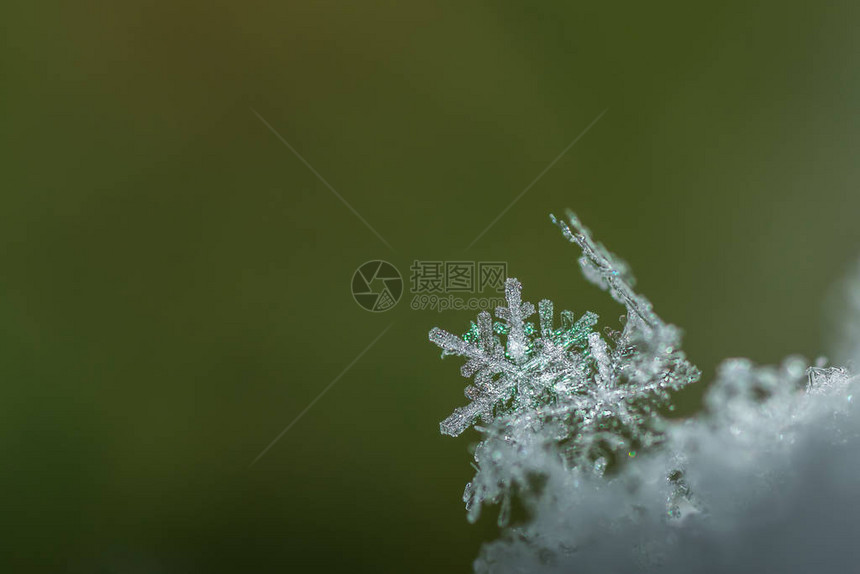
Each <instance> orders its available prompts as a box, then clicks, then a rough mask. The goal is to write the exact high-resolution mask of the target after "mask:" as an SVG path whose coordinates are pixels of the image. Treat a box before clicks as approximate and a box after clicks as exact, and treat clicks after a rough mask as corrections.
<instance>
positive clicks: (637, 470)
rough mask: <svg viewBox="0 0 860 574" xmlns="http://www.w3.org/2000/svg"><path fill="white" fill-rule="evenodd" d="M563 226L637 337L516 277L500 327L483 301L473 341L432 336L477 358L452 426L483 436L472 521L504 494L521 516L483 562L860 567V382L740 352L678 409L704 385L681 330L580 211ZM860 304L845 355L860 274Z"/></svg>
mask: <svg viewBox="0 0 860 574" xmlns="http://www.w3.org/2000/svg"><path fill="white" fill-rule="evenodd" d="M552 219H553V222H554V223H556V225H558V226H559V227H560V228H561V230H562V233H563V234H564V236H565V237H566V238H567V239H568V240H569V241H570V242H572V243H576V244H577V245H578V246H579V247H580V249H581V250H582V256H581V257H580V259H579V264H580V267H581V268H582V272H583V274H584V275H585V277H586V278H587V279H588V280H589V281H591V282H592V283H594V284H596V285H597V286H599V287H600V288H601V289H603V290H605V291H608V292H609V294H610V295H611V296H612V297H613V298H614V299H615V300H616V301H618V302H619V303H621V304H622V305H624V307H625V308H626V310H627V313H626V317H625V318H624V320H623V328H622V329H621V331H620V332H616V331H608V332H607V335H606V336H603V335H601V334H600V333H599V332H597V331H595V330H594V327H595V325H596V322H597V317H596V316H595V315H594V314H593V313H585V314H583V315H582V316H580V317H579V318H576V317H575V316H574V315H573V313H571V312H569V311H563V312H561V313H560V325H558V326H556V325H555V323H554V312H553V305H552V303H551V302H549V301H546V300H544V301H541V302H540V303H539V304H538V308H537V318H536V319H535V318H534V315H535V308H534V306H533V305H532V304H531V303H528V302H524V301H523V300H522V286H521V285H520V283H519V282H518V281H517V280H516V279H508V281H507V283H506V288H505V296H506V299H507V306H506V307H501V308H499V309H497V310H496V318H497V319H498V320H497V321H495V322H494V321H493V319H492V317H491V316H490V314H489V313H486V312H484V313H481V314H480V315H478V319H477V321H476V322H475V323H473V324H472V325H471V327H470V328H469V330H468V331H467V332H466V333H465V334H464V335H463V336H462V337H458V336H455V335H452V334H450V333H448V332H446V331H443V330H441V329H433V330H432V331H431V332H430V340H431V341H433V342H434V343H436V344H437V345H438V346H440V347H441V348H442V351H443V352H442V355H443V356H446V355H457V356H461V357H464V358H465V359H466V360H467V361H466V364H465V365H464V366H463V367H462V369H461V372H462V374H463V376H465V377H467V378H470V379H472V384H471V385H470V386H468V387H467V388H466V397H467V398H468V399H469V401H470V402H469V403H468V404H467V405H466V406H464V407H461V408H458V409H456V410H455V412H454V414H452V415H451V416H450V417H448V418H447V419H445V420H444V421H443V422H442V424H441V430H442V432H443V433H444V434H449V435H455V436H456V435H459V434H461V433H462V432H464V431H465V430H466V429H467V428H469V427H470V426H474V427H475V428H476V429H477V430H478V431H479V432H480V433H481V441H480V442H479V443H478V444H477V446H476V447H475V461H476V463H477V465H476V466H475V468H476V470H477V473H476V475H475V477H474V479H473V480H472V481H471V482H470V483H469V484H468V485H467V486H466V490H465V492H464V496H463V498H464V501H465V503H466V507H467V510H468V517H469V519H470V520H475V519H477V517H478V514H479V512H480V509H481V507H482V506H483V505H485V504H487V503H500V505H501V506H500V511H499V524H500V525H506V524H508V523H509V522H511V523H513V526H510V527H509V528H506V529H505V530H504V531H503V534H502V537H501V538H500V539H499V540H496V541H495V542H492V543H490V544H487V545H485V546H484V547H483V549H482V551H481V555H480V557H479V558H478V559H477V560H476V562H475V570H476V571H478V572H517V573H521V572H529V573H533V572H592V571H601V572H602V571H610V572H660V573H661V574H665V573H667V572H678V573H684V574H686V573H688V572H765V571H768V572H771V571H772V572H783V573H794V572H797V573H801V572H803V573H805V572H812V571H815V572H834V573H835V572H843V571H851V570H852V568H851V567H850V566H845V565H850V564H856V563H857V562H858V561H860V551H858V550H856V544H854V541H855V540H856V538H857V537H858V536H860V520H858V519H857V518H858V516H856V511H854V510H853V509H855V508H858V507H860V488H858V487H857V479H856V477H857V475H858V473H860V462H858V461H860V410H858V409H860V406H858V405H857V404H856V401H853V400H852V397H853V394H852V393H854V392H855V389H856V388H857V387H858V385H860V378H858V376H857V375H855V374H853V373H852V372H851V371H850V370H849V369H847V368H841V367H828V366H826V360H824V359H819V360H818V361H817V362H816V364H815V366H809V364H808V363H807V362H806V361H805V360H804V359H802V358H801V357H797V356H791V357H788V358H787V359H785V360H784V361H783V362H782V363H781V364H780V365H779V366H775V367H772V366H758V365H755V364H753V363H752V362H751V361H749V360H746V359H729V360H727V361H724V362H723V363H722V365H721V366H720V367H719V369H718V371H717V376H716V379H715V381H714V382H713V383H712V384H711V385H710V386H709V388H708V390H707V393H706V394H705V396H704V406H705V410H704V412H702V413H700V414H699V415H698V416H696V417H694V418H691V419H689V420H685V421H666V420H664V419H663V418H661V416H660V412H661V409H663V408H665V407H667V406H668V407H669V408H671V406H670V405H668V403H669V399H670V392H672V391H674V390H677V389H680V388H681V387H683V386H685V385H687V384H689V383H691V382H694V381H696V380H697V379H698V378H699V372H698V370H697V369H696V368H695V367H693V366H692V365H691V364H690V363H689V362H688V361H687V360H686V358H685V357H684V354H683V353H682V352H681V351H680V349H679V342H680V335H679V331H678V330H677V329H676V328H675V327H673V326H671V325H668V324H666V323H664V322H663V321H662V320H661V319H660V318H659V317H658V316H657V315H656V314H655V313H654V311H653V309H652V307H651V304H650V303H649V302H648V301H647V300H646V299H644V298H643V297H641V296H640V295H638V294H637V293H636V292H635V291H634V289H633V287H634V280H633V277H632V275H631V273H630V269H629V267H628V266H627V264H626V263H624V262H623V261H621V260H620V259H618V258H617V257H615V256H614V255H612V254H611V253H609V252H608V251H607V250H606V249H605V248H604V247H603V246H602V245H601V244H599V243H597V242H595V241H594V240H593V239H592V238H591V235H590V233H589V232H588V230H587V229H585V228H584V227H583V226H582V225H581V224H580V223H579V220H578V219H577V218H576V217H575V216H573V215H572V214H571V215H570V218H569V224H567V223H564V222H561V221H559V220H557V219H556V218H554V217H553V218H552ZM849 301H850V302H851V304H849V305H848V309H849V310H851V311H852V312H853V314H851V313H849V314H848V315H849V320H848V321H846V322H847V323H848V325H847V330H846V335H845V336H844V337H843V347H844V349H843V350H844V352H845V355H846V357H849V358H853V359H854V360H855V361H857V360H858V359H860V335H858V333H860V304H858V303H857V302H858V301H860V268H858V273H857V276H856V277H855V279H854V282H853V285H852V288H851V290H850V293H849ZM530 319H531V321H530ZM535 322H536V323H537V324H535ZM633 459H635V460H633ZM622 461H626V464H621V462H622ZM514 500H517V501H518V502H520V503H521V504H519V505H515V504H514V503H513V501H514ZM520 509H522V510H524V511H525V512H526V513H527V514H526V515H525V516H517V514H518V513H519V514H522V513H521V512H520ZM764 549H766V551H764ZM853 569H854V570H856V568H853Z"/></svg>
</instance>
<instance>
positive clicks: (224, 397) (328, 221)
mask: <svg viewBox="0 0 860 574" xmlns="http://www.w3.org/2000/svg"><path fill="white" fill-rule="evenodd" d="M0 21H2V27H3V41H2V42H3V50H2V80H0V85H2V87H0V109H2V112H0V113H2V128H0V137H2V158H3V164H2V174H3V175H2V177H3V179H2V186H0V189H2V193H0V238H1V240H2V242H0V263H2V267H0V388H2V394H0V461H2V462H0V492H2V495H0V496H2V520H0V525H2V529H3V532H2V540H3V543H2V547H3V551H2V558H0V560H2V561H3V562H4V563H6V564H7V566H5V567H2V568H0V569H2V570H3V571H4V572H5V571H8V572H27V571H53V572H99V573H102V572H103V573H113V572H116V573H120V572H122V573H138V572H140V573H144V572H146V573H162V572H163V573H174V572H176V573H178V572H183V573H188V572H195V573H196V572H201V573H202V572H287V571H289V572H302V571H323V570H329V571H362V572H363V571H367V572H404V571H410V572H440V571H443V570H444V571H452V572H465V571H468V570H469V569H470V568H471V561H472V559H473V558H474V557H475V556H476V554H477V552H478V549H479V547H480V544H481V542H482V541H484V540H489V539H492V538H493V537H494V536H496V530H495V526H494V517H493V516H487V517H484V518H483V519H482V520H481V522H480V523H479V524H477V525H469V524H468V523H467V522H466V519H465V512H464V509H463V506H462V502H461V500H460V496H461V493H462V490H463V486H464V485H465V483H466V482H467V480H468V479H469V478H470V477H471V475H472V469H471V468H470V467H469V461H470V455H469V453H468V450H467V448H468V445H469V443H470V442H471V441H472V440H474V435H464V436H463V437H460V438H458V439H451V438H447V437H442V436H440V435H439V432H438V422H439V421H440V420H441V419H442V418H444V417H445V416H447V415H448V414H449V413H450V411H451V410H452V409H453V408H454V407H456V406H458V405H460V404H463V403H464V402H465V399H464V398H463V396H462V389H463V387H464V386H465V380H464V379H462V378H461V377H460V376H459V372H458V370H459V364H460V363H459V362H458V361H457V360H455V359H449V360H446V361H440V360H439V353H438V350H437V349H436V348H435V347H434V346H433V345H431V344H430V343H429V342H428V341H427V332H428V330H429V329H430V328H431V327H433V326H436V325H438V326H442V327H444V328H447V329H449V330H452V331H462V330H464V329H465V327H466V326H467V324H468V321H469V320H470V319H471V318H472V317H473V316H474V313H473V312H467V311H463V312H446V313H434V312H430V311H424V312H420V311H412V310H410V309H409V305H408V303H409V300H408V294H407V296H405V297H404V299H403V300H402V301H401V302H400V304H399V305H398V306H397V307H396V308H395V309H393V310H391V311H388V312H386V313H381V314H372V313H368V312H366V311H364V310H363V309H361V308H360V307H359V306H358V305H356V303H355V302H354V301H353V299H352V297H351V295H350V292H349V288H350V280H351V277H352V273H353V271H354V270H355V269H356V267H358V266H359V265H360V264H361V263H363V262H365V261H367V260H369V259H377V258H382V259H386V260H388V261H391V262H392V263H394V264H395V265H396V266H398V267H399V268H400V270H401V272H403V273H404V275H407V276H408V268H409V265H410V263H411V262H412V261H413V260H414V259H424V260H446V259H449V260H450V259H474V260H478V261H480V260H504V261H507V262H508V265H509V273H510V274H511V275H513V276H516V277H518V278H520V279H521V280H522V281H523V282H524V284H525V296H526V298H527V299H529V300H533V301H536V300H538V299H540V298H544V297H548V298H551V299H553V300H554V301H556V304H557V305H558V306H559V307H565V308H570V309H572V310H574V311H575V312H576V313H577V314H579V313H581V312H583V311H584V310H586V309H593V310H595V311H597V312H599V313H600V314H601V316H602V318H603V321H604V324H610V325H612V324H614V323H615V320H616V317H618V316H619V315H620V314H621V311H622V310H621V308H619V307H618V306H616V305H615V304H614V303H613V302H612V301H611V300H610V299H609V298H608V297H607V296H606V295H604V294H602V293H600V292H599V291H598V290H597V289H595V288H594V287H592V286H590V285H589V284H587V283H586V282H585V281H584V280H583V279H582V278H581V277H580V276H579V271H578V268H577V266H576V265H575V258H576V256H577V255H578V253H577V252H576V249H575V248H573V247H571V246H569V245H568V244H567V243H566V242H564V241H563V240H562V238H561V236H560V234H559V233H558V231H557V230H556V229H555V228H554V227H553V226H552V225H551V224H550V223H549V221H548V218H547V215H548V213H549V212H550V211H554V212H556V213H559V212H561V211H563V210H564V208H566V207H570V208H573V209H575V210H576V211H577V212H578V213H579V214H580V216H581V217H582V219H583V220H584V222H585V223H586V224H587V225H589V226H590V227H591V228H592V229H593V231H594V233H595V235H596V236H597V237H598V238H599V239H601V240H602V241H603V242H604V243H606V244H607V245H608V247H609V248H610V249H612V250H613V251H615V252H617V253H619V254H620V255H622V256H623V257H624V258H625V259H627V260H628V261H629V262H630V264H631V266H632V267H633V269H634V272H635V273H636V275H637V277H638V278H639V287H640V290H641V292H643V293H644V294H646V295H647V296H649V297H650V298H651V299H652V301H653V302H654V304H655V308H656V310H657V311H658V312H659V313H660V314H661V315H662V316H663V317H664V318H665V319H667V320H668V321H671V322H673V323H675V324H677V325H679V326H681V327H683V328H684V329H685V333H686V338H685V348H686V349H687V352H688V354H689V356H690V357H691V358H692V359H693V360H694V361H695V362H696V363H697V364H698V365H699V366H700V367H701V368H702V369H703V371H704V373H705V375H704V379H705V380H707V379H709V378H710V376H711V375H712V373H713V369H714V367H715V366H716V365H717V363H718V362H719V360H720V359H722V358H724V357H728V356H748V357H751V358H753V359H754V360H756V361H761V362H775V361H778V360H779V359H780V358H781V357H783V356H784V355H786V354H788V353H794V352H799V353H803V354H805V355H807V356H809V357H815V356H816V355H817V354H819V353H821V352H823V351H825V350H826V338H825V337H824V333H825V332H826V326H825V325H824V323H823V320H822V317H823V316H824V314H823V313H822V307H823V303H824V301H825V300H826V298H827V293H828V289H829V288H830V286H831V285H833V284H834V283H835V282H837V281H838V279H839V277H840V275H841V273H842V272H843V270H844V269H845V266H846V264H847V263H848V262H849V261H851V260H852V259H853V258H854V257H855V256H856V255H857V254H858V253H860V226H858V225H857V213H858V210H860V194H858V192H857V184H858V182H860V164H858V162H857V159H856V157H857V151H858V136H860V124H858V117H860V116H859V115H858V112H860V81H858V80H860V77H858V73H857V66H858V50H857V37H858V32H860V30H858V24H860V14H858V12H857V10H856V7H855V6H853V5H852V4H851V3H850V2H847V1H846V2H818V3H812V2H785V1H783V2H756V3H751V2H720V3H710V4H706V3H689V2H656V3H654V2H652V3H644V2H626V3H625V2H613V3H597V2H581V1H575V2H542V3H539V5H535V4H534V3H528V2H494V3H490V2H478V3H473V2H423V3H418V2H414V3H396V2H361V3H349V2H313V3H311V2H270V3H260V2H222V1H214V2H206V3H203V2H197V3H187V2H146V3H142V2H131V3H109V2H77V3H57V4H53V5H48V4H39V3H30V2H20V1H13V2H6V3H4V4H3V7H2V8H0ZM252 107H253V109H255V110H257V112H259V114H260V115H261V116H262V117H264V118H265V119H266V120H267V121H268V122H269V123H270V124H271V125H272V127H274V128H275V129H276V130H277V131H278V132H279V133H280V134H281V135H282V136H283V137H284V138H285V139H286V140H287V141H288V142H290V144H291V145H292V146H294V147H295V149H296V150H297V151H298V152H299V153H301V154H302V155H303V156H304V157H305V159H306V160H307V161H308V162H309V163H310V164H311V165H312V166H313V167H314V168H315V169H316V170H317V171H318V172H319V173H320V174H321V175H322V176H323V177H324V178H325V179H326V180H327V181H328V182H329V183H330V184H331V185H332V186H333V187H334V188H335V189H336V190H337V191H338V192H339V193H340V194H342V195H343V196H344V197H345V198H346V199H347V201H348V202H349V203H350V204H352V205H353V206H354V208H355V209H356V210H357V211H358V212H359V213H360V214H361V215H362V216H363V217H364V218H365V219H366V220H367V221H368V222H369V223H370V224H371V225H372V226H373V227H374V228H375V229H376V230H377V231H378V232H379V233H380V234H381V235H382V236H383V237H385V239H386V240H387V241H388V242H389V243H390V244H391V245H392V246H393V247H394V248H395V250H396V251H394V252H392V251H390V250H388V248H387V247H385V245H384V244H383V243H382V242H381V241H380V240H379V239H378V238H377V237H376V236H374V235H373V234H372V233H371V232H370V231H369V230H368V229H367V228H366V227H365V226H364V225H363V224H362V222H361V221H360V220H359V219H358V218H357V217H356V216H355V215H354V214H353V213H351V212H350V211H349V210H348V209H347V208H346V207H345V206H344V205H343V204H342V203H341V202H340V201H339V200H338V198H336V197H335V196H334V195H333V194H332V193H331V192H330V191H329V189H327V188H326V186H325V185H323V184H322V183H321V182H320V181H319V180H318V179H317V178H316V176H315V175H314V174H313V173H312V172H311V171H310V170H309V169H308V168H307V167H306V166H305V165H303V164H302V163H301V162H300V161H299V160H298V159H297V158H296V156H295V155H293V154H292V152H291V151H290V150H289V149H288V148H287V147H286V146H285V145H283V144H282V143H281V142H280V141H279V140H278V139H277V138H276V137H275V136H274V135H273V134H272V132H270V131H269V130H268V129H267V127H266V126H265V125H263V123H262V122H261V121H260V120H259V119H258V118H257V117H256V116H255V115H254V113H253V112H252ZM607 108H608V112H607V113H606V115H605V116H603V117H602V119H601V120H600V121H599V122H597V123H596V124H595V125H594V127H593V128H592V129H591V130H590V131H589V132H588V133H587V134H586V135H585V136H584V137H582V139H581V140H580V141H579V142H578V143H577V144H576V145H575V146H573V147H572V148H571V149H570V151H569V152H568V153H567V154H565V155H564V156H563V157H562V158H561V159H560V160H559V161H558V162H557V163H556V164H555V165H554V166H553V168H552V169H551V170H549V171H548V172H547V173H546V174H545V176H544V177H543V178H542V179H540V181H539V182H538V183H537V184H535V185H534V186H533V187H532V188H531V189H530V190H529V191H528V193H527V194H525V196H523V198H522V199H521V200H520V201H519V202H517V203H516V204H515V205H514V206H513V207H512V208H511V209H510V211H508V212H507V213H506V214H505V215H504V216H503V217H502V218H501V219H500V220H499V221H498V222H497V223H496V224H495V225H494V226H493V227H492V228H491V229H490V230H489V231H488V232H487V233H486V234H485V235H484V236H483V237H482V238H481V239H480V240H479V241H478V242H477V243H476V244H475V245H474V247H472V248H471V249H468V250H467V249H466V246H467V245H469V243H470V242H471V241H472V240H473V239H474V238H475V236H476V235H477V234H478V233H479V232H480V231H481V230H482V229H484V228H485V227H486V226H487V225H488V224H489V223H490V222H491V221H492V220H493V219H494V218H495V217H496V216H497V215H498V214H499V213H500V212H501V211H502V210H503V209H504V208H505V207H506V206H508V205H509V204H510V202H511V201H512V200H513V199H514V198H515V197H516V196H517V195H518V194H519V193H520V192H521V191H522V190H523V189H524V188H525V187H526V186H527V185H528V184H529V183H530V182H531V181H532V180H533V179H534V178H535V177H536V176H537V175H538V174H539V173H540V172H541V171H542V170H544V169H545V168H546V167H547V165H548V164H549V163H550V162H551V161H552V160H553V158H555V157H556V156H557V155H558V154H559V152H560V151H561V150H563V149H564V148H565V147H566V146H567V145H568V144H569V143H570V142H571V141H572V140H573V139H574V138H575V137H577V135H579V134H580V133H581V132H582V130H583V129H585V127H586V126H587V125H589V124H590V123H591V122H592V120H594V118H595V117H597V116H598V114H600V112H601V111H603V110H604V109H607ZM392 322H393V326H392V327H391V329H390V330H389V331H388V332H387V333H386V334H385V335H384V336H383V337H382V338H381V339H380V340H379V341H378V343H377V344H376V345H374V346H373V347H372V348H371V349H370V350H369V351H368V352H367V353H366V354H365V355H364V356H362V357H361V359H360V360H358V361H357V362H356V363H355V365H354V366H353V367H352V368H351V369H350V370H349V371H348V372H347V373H346V374H345V375H344V376H343V377H342V378H341V379H340V380H339V381H338V383H337V384H336V385H335V386H334V387H332V388H331V390H330V391H329V392H328V394H326V395H325V396H324V397H323V398H321V399H320V400H319V402H317V403H316V404H315V405H314V406H313V408H312V409H310V410H309V411H308V412H307V414H306V415H305V416H304V417H303V418H302V419H301V420H299V421H298V423H296V424H295V425H294V426H293V427H292V428H291V429H290V431H289V432H288V433H286V434H285V435H284V436H283V438H282V439H281V440H280V441H279V442H278V443H277V444H276V445H275V446H274V447H273V448H272V449H271V450H270V451H269V452H268V453H267V454H266V456H265V457H263V458H262V459H261V460H260V461H259V462H258V463H257V464H256V465H254V466H253V467H249V465H250V463H251V461H252V460H253V459H254V457H255V456H257V455H258V454H259V453H260V451H261V450H262V449H263V448H264V447H265V446H266V445H267V444H268V443H269V442H270V441H271V440H272V439H273V438H274V437H275V436H276V435H277V434H278V433H279V432H281V430H282V429H283V428H284V427H285V426H286V425H287V424H289V423H290V421H292V420H293V419H294V418H295V417H296V416H297V415H298V414H299V413H300V412H301V411H302V410H303V409H304V408H305V407H306V406H307V405H308V404H309V403H310V402H311V401H312V400H313V399H314V397H316V396H317V395H318V394H319V392H320V391H321V390H322V389H323V388H324V387H325V386H326V385H327V384H329V383H330V382H331V381H332V380H333V379H334V378H335V377H336V376H337V375H338V373H340V372H341V371H342V370H343V369H344V368H345V367H346V366H347V365H348V364H349V363H350V362H351V361H352V360H353V359H354V358H355V357H356V356H357V355H358V354H359V353H360V352H361V351H362V349H364V348H365V347H366V346H367V344H368V343H369V342H370V341H372V340H373V339H374V337H376V336H377V335H378V334H379V333H380V332H381V331H382V330H383V329H384V328H385V327H386V326H388V325H389V324H390V323H392ZM699 394H700V393H699V392H697V391H694V392H691V393H687V394H685V395H684V396H683V397H681V399H680V400H681V402H682V403H683V405H682V406H683V407H684V408H685V409H687V410H688V411H689V410H692V409H694V408H695V406H696V404H697V401H698V399H699Z"/></svg>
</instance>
